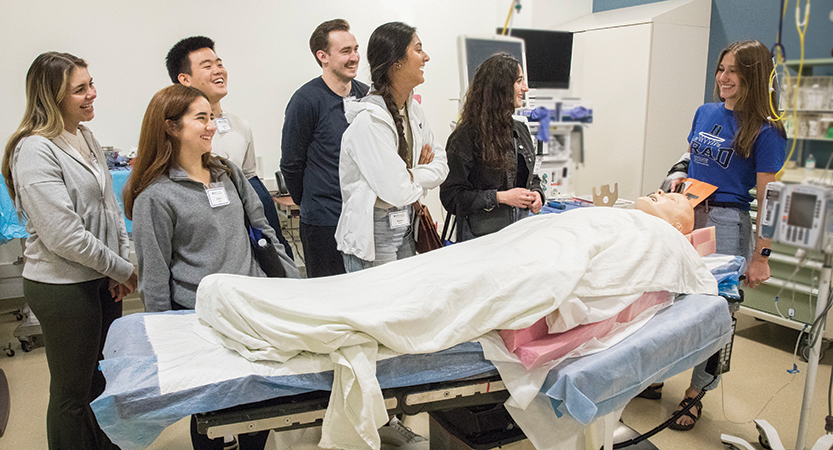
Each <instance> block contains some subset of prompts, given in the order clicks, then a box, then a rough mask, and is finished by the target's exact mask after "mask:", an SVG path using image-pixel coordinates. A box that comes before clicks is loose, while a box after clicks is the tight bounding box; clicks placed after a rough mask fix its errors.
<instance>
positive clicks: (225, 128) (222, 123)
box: [214, 117, 231, 134]
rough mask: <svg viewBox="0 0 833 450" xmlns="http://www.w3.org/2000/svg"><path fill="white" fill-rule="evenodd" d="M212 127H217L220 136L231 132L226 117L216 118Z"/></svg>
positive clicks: (229, 122) (229, 123)
mask: <svg viewBox="0 0 833 450" xmlns="http://www.w3.org/2000/svg"><path fill="white" fill-rule="evenodd" d="M214 126H216V127H217V132H218V133H220V134H226V133H228V132H229V131H231V121H230V120H228V117H217V118H216V119H214Z"/></svg>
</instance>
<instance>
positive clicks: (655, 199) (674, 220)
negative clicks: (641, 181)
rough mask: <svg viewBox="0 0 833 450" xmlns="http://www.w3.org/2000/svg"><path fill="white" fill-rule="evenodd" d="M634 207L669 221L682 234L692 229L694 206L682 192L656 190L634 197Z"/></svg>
mask: <svg viewBox="0 0 833 450" xmlns="http://www.w3.org/2000/svg"><path fill="white" fill-rule="evenodd" d="M634 207H635V208H636V209H638V210H640V211H642V212H645V213H648V214H650V215H652V216H656V217H659V218H660V219H662V220H664V221H666V222H668V223H670V224H671V225H672V226H673V227H674V228H676V229H677V230H679V231H680V232H681V233H683V234H688V233H691V231H692V230H693V229H694V207H692V206H691V203H689V202H688V198H686V196H685V195H683V194H673V193H672V194H666V193H665V192H663V191H657V192H655V193H653V194H649V195H648V196H646V197H639V198H638V199H636V204H635V205H634Z"/></svg>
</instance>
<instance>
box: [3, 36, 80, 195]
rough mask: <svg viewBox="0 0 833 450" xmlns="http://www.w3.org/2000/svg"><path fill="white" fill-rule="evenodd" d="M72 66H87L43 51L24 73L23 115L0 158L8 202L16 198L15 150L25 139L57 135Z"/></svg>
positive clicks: (65, 54)
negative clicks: (33, 136) (13, 172)
mask: <svg viewBox="0 0 833 450" xmlns="http://www.w3.org/2000/svg"><path fill="white" fill-rule="evenodd" d="M76 67H81V68H85V67H87V63H86V62H85V61H84V60H83V59H81V58H79V57H77V56H73V55H70V54H69V53H58V52H46V53H41V54H40V55H38V57H37V58H35V60H34V61H32V65H31V66H29V71H28V72H26V112H25V113H24V114H23V120H22V121H21V122H20V126H19V127H17V131H15V132H14V134H12V137H11V138H10V139H9V142H8V143H7V144H6V153H5V154H4V155H3V169H2V170H3V177H4V178H5V181H6V187H7V188H8V189H9V196H11V198H12V201H14V199H15V195H16V193H15V190H14V179H13V175H12V161H13V160H14V150H15V147H17V144H18V143H19V142H20V141H21V140H22V139H23V138H25V137H28V136H32V135H36V136H43V137H45V138H47V139H52V138H54V137H56V136H58V135H60V134H61V132H62V131H63V130H64V117H63V116H62V115H61V108H60V106H59V105H60V103H61V101H63V100H64V97H66V94H67V86H68V85H69V79H70V77H71V76H72V71H73V70H75V68H76Z"/></svg>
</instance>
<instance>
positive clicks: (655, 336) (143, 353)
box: [92, 264, 740, 450]
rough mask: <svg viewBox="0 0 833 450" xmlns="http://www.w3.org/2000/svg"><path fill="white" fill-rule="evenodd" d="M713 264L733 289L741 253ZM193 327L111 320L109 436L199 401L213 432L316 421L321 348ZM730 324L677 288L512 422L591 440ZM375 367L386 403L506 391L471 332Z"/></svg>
mask: <svg viewBox="0 0 833 450" xmlns="http://www.w3.org/2000/svg"><path fill="white" fill-rule="evenodd" d="M721 270H722V271H723V272H724V277H726V281H723V282H721V293H722V294H723V293H728V294H729V295H730V296H736V293H737V272H739V270H740V264H736V267H734V268H732V269H730V270H728V272H727V271H726V269H725V267H724V268H723V269H718V270H717V271H718V272H720V271H721ZM714 272H715V270H713V273H714ZM719 281H720V280H719ZM200 327H201V326H198V319H197V318H196V316H195V314H194V313H193V312H190V311H177V312H167V313H161V314H159V313H157V314H134V315H131V316H127V317H123V318H121V319H118V320H117V321H116V322H115V323H114V324H113V325H112V327H111V329H110V333H109V335H108V338H107V343H106V345H105V349H104V355H105V360H104V361H102V362H101V368H102V371H103V372H104V375H105V377H106V379H107V388H106V390H105V392H104V393H103V394H102V395H101V396H100V397H99V398H98V399H96V400H95V401H94V402H93V403H92V407H93V410H94V412H95V414H96V417H97V419H98V421H99V424H100V425H101V428H102V429H103V430H104V431H105V432H106V433H107V434H108V435H109V436H110V438H111V439H112V440H113V442H114V443H116V444H117V445H119V446H120V447H121V448H122V449H124V450H128V449H139V448H144V447H146V446H148V445H149V444H150V443H152V442H153V441H154V440H155V438H156V437H157V436H158V435H159V434H160V433H161V432H162V430H163V429H164V428H165V427H167V426H168V425H170V424H172V423H174V422H176V421H178V420H180V419H181V418H183V417H187V416H188V415H191V414H198V413H206V414H201V416H200V418H199V422H198V428H199V430H200V431H201V432H204V433H206V434H207V435H209V436H210V437H214V436H221V435H225V434H229V433H231V434H234V433H238V434H239V433H241V432H252V431H257V430H263V429H275V430H277V431H283V430H288V429H293V428H300V427H306V426H314V425H318V424H320V423H321V418H322V417H323V412H324V410H325V409H326V407H327V400H328V391H329V390H330V388H331V387H332V382H333V372H332V363H331V362H330V360H329V357H328V356H327V355H312V354H307V353H304V354H301V355H298V356H297V357H295V358H292V359H291V360H289V361H287V362H286V363H277V362H249V361H248V360H246V359H244V358H242V357H240V356H239V355H238V354H237V353H235V352H233V351H231V350H228V349H226V348H225V347H223V346H222V345H221V344H220V343H219V342H217V341H214V340H213V339H212V337H211V336H210V335H208V334H204V333H200V332H199V329H200ZM731 335H732V319H731V316H730V314H729V308H728V307H727V301H726V298H724V297H721V296H708V295H687V296H680V297H679V298H678V299H677V300H676V301H675V302H674V304H673V305H672V306H670V307H668V308H666V309H664V310H662V311H660V312H659V313H658V314H657V315H656V316H655V317H654V318H652V319H651V320H650V321H649V322H648V323H647V324H646V325H645V326H644V327H642V328H641V329H639V330H638V331H636V332H635V333H633V334H632V335H630V336H629V337H627V338H626V339H625V340H623V341H622V342H620V343H618V344H616V345H614V346H613V347H611V348H609V349H607V350H605V351H602V352H600V353H596V354H592V355H588V356H583V357H578V358H571V359H567V360H565V361H563V362H562V363H560V364H558V365H557V366H555V367H554V368H553V369H551V370H550V371H549V372H548V374H547V375H546V380H545V381H544V383H543V387H542V388H541V389H540V392H539V394H538V398H540V399H542V400H543V401H544V403H545V404H546V405H547V406H546V408H544V409H548V411H546V413H547V414H541V415H540V416H541V417H540V420H536V421H533V422H537V423H533V422H529V421H527V422H526V423H521V422H519V424H520V425H521V428H523V429H524V431H525V432H527V434H528V435H529V434H530V433H532V434H534V433H535V429H536V428H539V429H540V428H542V427H543V428H546V430H547V434H548V436H549V437H552V436H553V435H554V433H555V434H558V433H561V434H562V436H561V437H559V438H558V439H550V440H551V442H559V443H561V444H560V445H563V448H583V447H584V446H585V444H586V445H590V440H592V439H591V438H589V437H586V436H582V433H586V431H585V430H586V429H589V428H594V427H596V428H594V429H598V426H597V425H598V424H599V423H600V421H606V422H608V423H610V424H611V425H612V423H611V418H613V417H615V418H618V414H619V413H621V410H622V408H624V405H625V404H626V403H627V402H628V401H629V400H630V399H631V398H633V397H635V396H636V395H637V394H638V393H639V392H641V391H642V390H643V389H644V388H645V387H646V386H648V385H649V384H650V383H652V382H655V381H659V380H663V379H666V378H669V377H671V376H673V375H675V374H677V373H680V372H682V371H684V370H686V369H688V368H690V367H693V366H694V365H696V364H697V363H699V362H701V361H703V360H705V359H707V358H708V357H709V356H711V355H713V354H714V353H715V352H717V351H718V350H719V349H721V348H722V347H723V346H724V345H726V344H727V343H728V342H729V341H730V339H731ZM377 378H378V380H379V384H380V386H381V387H382V389H383V394H384V396H385V405H386V407H387V408H388V410H389V411H390V412H391V413H405V414H415V413H419V412H422V411H437V410H444V409H450V408H459V407H462V406H470V405H477V404H486V403H495V402H502V401H503V400H505V399H506V398H507V397H508V392H507V391H506V387H505V386H504V385H503V382H502V381H501V380H500V378H499V376H498V373H497V371H496V369H495V366H494V365H493V364H492V363H491V362H490V361H488V360H487V359H486V358H485V357H484V356H483V352H482V349H481V346H480V344H478V343H477V342H466V343H463V344H460V345H457V346H455V347H452V348H450V349H447V350H444V351H440V352H436V353H430V354H405V355H401V354H395V353H394V352H392V351H389V350H386V349H384V348H380V351H379V362H378V363H377ZM614 421H615V420H614ZM594 424H595V425H594ZM588 425H592V426H591V427H587V426H588ZM530 438H531V439H532V436H530ZM597 438H598V437H596V439H597ZM553 448H555V447H553ZM559 448H561V447H559ZM596 448H598V447H596Z"/></svg>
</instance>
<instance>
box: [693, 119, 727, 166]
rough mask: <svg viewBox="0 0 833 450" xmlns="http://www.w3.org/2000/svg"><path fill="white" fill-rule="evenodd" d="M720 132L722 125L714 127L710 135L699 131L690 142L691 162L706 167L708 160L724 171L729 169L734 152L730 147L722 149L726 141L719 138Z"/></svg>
mask: <svg viewBox="0 0 833 450" xmlns="http://www.w3.org/2000/svg"><path fill="white" fill-rule="evenodd" d="M722 130H723V126H722V125H715V126H714V128H712V131H711V132H710V133H706V132H705V131H701V132H700V133H699V134H698V135H697V136H695V137H694V139H692V140H691V144H690V147H691V160H692V161H693V162H694V163H696V164H700V165H703V166H708V165H709V160H712V161H714V162H716V163H717V164H718V165H719V166H720V167H722V168H724V169H725V168H727V167H729V162H730V161H731V160H732V155H734V154H735V150H734V149H733V148H732V147H722V145H723V144H724V143H725V141H726V139H723V138H722V137H719V136H720V131H722Z"/></svg>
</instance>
